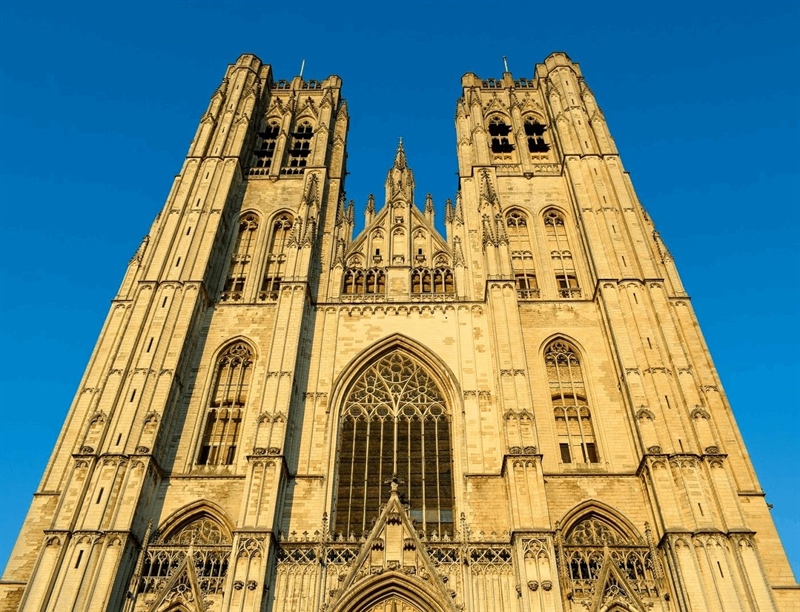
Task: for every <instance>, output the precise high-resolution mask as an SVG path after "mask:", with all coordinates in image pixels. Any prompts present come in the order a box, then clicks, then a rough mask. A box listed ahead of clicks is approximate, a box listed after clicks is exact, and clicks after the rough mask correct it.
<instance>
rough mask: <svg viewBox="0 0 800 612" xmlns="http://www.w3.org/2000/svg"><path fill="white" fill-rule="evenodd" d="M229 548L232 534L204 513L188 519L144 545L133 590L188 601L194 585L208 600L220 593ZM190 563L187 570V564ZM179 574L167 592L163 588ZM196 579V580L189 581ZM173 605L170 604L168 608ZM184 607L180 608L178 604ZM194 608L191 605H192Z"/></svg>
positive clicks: (225, 572)
mask: <svg viewBox="0 0 800 612" xmlns="http://www.w3.org/2000/svg"><path fill="white" fill-rule="evenodd" d="M230 552H231V537H230V535H229V534H228V532H227V530H226V529H225V528H224V527H222V526H221V525H220V524H219V523H218V522H217V521H215V520H214V519H212V518H209V517H207V516H200V517H198V518H195V519H193V520H190V521H189V522H188V523H186V524H185V526H184V527H181V528H179V529H178V530H175V531H173V532H172V533H171V534H167V535H166V537H164V538H158V537H157V538H156V539H155V541H153V542H151V543H150V544H149V545H148V547H147V552H146V554H145V557H144V561H143V563H142V571H141V577H140V579H139V584H138V585H136V589H135V592H136V594H137V595H138V594H151V595H152V596H156V597H158V596H159V595H160V596H161V597H162V598H163V599H165V600H166V599H169V600H172V601H176V602H182V601H184V599H185V603H187V604H189V605H191V602H192V599H193V596H194V592H195V589H197V590H199V591H200V592H201V593H202V594H203V595H204V596H206V597H209V598H210V599H211V600H217V599H218V598H221V597H222V595H223V587H224V584H225V578H226V577H227V574H228V564H229V560H230ZM188 564H191V565H192V571H189V570H188V568H187V565H188ZM176 573H179V574H180V575H179V576H178V577H177V579H176V580H175V581H174V583H173V584H172V588H171V590H170V592H169V593H163V592H162V589H163V588H164V587H165V586H166V585H167V584H169V583H170V582H172V580H171V579H172V578H173V576H174V575H175V574H176ZM195 578H196V580H197V582H196V584H192V582H193V581H194V580H195ZM170 609H172V608H170ZM179 609H183V608H179ZM192 609H194V608H192Z"/></svg>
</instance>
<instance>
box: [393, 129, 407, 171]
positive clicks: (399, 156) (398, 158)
mask: <svg viewBox="0 0 800 612" xmlns="http://www.w3.org/2000/svg"><path fill="white" fill-rule="evenodd" d="M394 167H395V168H397V169H398V170H405V169H406V168H407V167H408V166H407V164H406V152H405V150H404V149H403V137H402V136H401V137H400V143H399V144H398V145H397V153H395V155H394Z"/></svg>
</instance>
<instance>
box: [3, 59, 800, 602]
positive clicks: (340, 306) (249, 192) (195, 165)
mask: <svg viewBox="0 0 800 612" xmlns="http://www.w3.org/2000/svg"><path fill="white" fill-rule="evenodd" d="M462 87H463V95H462V97H461V98H460V99H459V100H458V101H457V103H456V118H455V121H456V143H457V154H458V169H459V190H458V192H457V193H456V194H454V196H453V198H452V201H451V200H448V201H447V202H446V204H445V205H444V206H440V207H439V209H440V211H441V212H442V213H443V214H444V223H443V226H444V228H445V230H446V232H445V236H442V235H440V233H439V232H438V231H437V229H436V227H435V225H434V209H435V207H434V203H433V201H432V199H431V198H430V196H428V197H424V196H422V197H420V194H415V187H416V185H415V182H414V176H413V173H412V171H411V169H410V167H409V164H408V162H407V159H406V152H405V151H404V149H403V145H402V143H401V144H400V146H399V147H398V149H397V152H396V154H395V157H394V160H391V159H387V166H391V168H390V170H389V172H388V174H387V177H386V191H385V194H381V195H380V196H378V197H370V198H369V201H368V202H367V203H366V206H365V210H364V212H363V214H365V215H366V219H365V227H364V229H363V231H361V232H360V233H359V234H358V235H356V236H354V235H353V234H354V227H355V221H354V217H355V214H356V213H355V210H354V205H353V203H352V202H350V203H348V202H347V201H346V199H345V195H344V182H345V176H346V169H345V162H346V159H347V157H346V152H345V151H346V139H347V130H348V109H347V106H346V104H345V102H344V100H343V98H342V97H341V80H340V79H339V78H338V77H335V76H332V77H329V78H327V79H325V80H322V81H303V80H302V79H301V78H295V79H294V80H292V81H290V82H287V81H281V80H277V79H275V78H273V74H272V69H271V67H270V66H268V65H266V64H262V63H261V61H260V60H259V59H258V58H256V57H254V56H252V55H243V56H242V57H241V58H239V60H238V61H237V62H236V64H235V65H232V66H230V67H229V68H228V70H227V73H226V74H225V78H224V79H223V81H222V84H221V85H220V87H219V88H218V89H217V90H216V92H214V94H213V96H212V97H211V103H210V105H209V107H208V111H207V112H206V113H205V114H204V115H203V117H202V118H201V120H200V126H199V128H198V130H197V134H196V136H195V138H194V140H193V141H192V143H191V146H190V148H189V153H188V155H187V157H186V161H185V163H184V165H183V167H182V169H181V171H180V174H179V175H178V176H177V178H176V179H175V182H174V185H173V188H172V190H171V192H170V194H169V196H168V198H167V202H166V204H165V206H164V208H163V210H162V211H161V212H160V213H159V215H158V216H157V217H156V219H155V221H154V223H153V226H152V228H151V229H150V232H149V234H148V236H147V237H146V238H145V239H144V241H143V242H142V244H141V246H140V247H139V249H138V250H137V252H136V253H135V255H134V256H133V258H132V259H131V261H130V263H129V265H128V269H127V272H126V273H125V276H124V279H123V281H122V286H121V287H120V290H119V293H118V294H117V296H116V297H115V298H114V300H113V303H112V306H111V310H110V312H109V315H108V319H107V321H106V323H105V326H104V327H103V330H102V332H101V334H100V338H99V340H98V342H97V346H96V348H95V351H94V353H93V354H92V357H91V359H90V361H89V365H88V367H87V370H86V374H85V376H84V378H83V380H82V381H81V383H80V387H79V389H78V392H77V394H76V397H75V401H74V403H73V405H72V407H71V409H70V411H69V414H68V416H67V419H66V422H65V425H64V428H63V430H62V433H61V436H60V437H59V440H58V443H57V445H56V447H55V449H54V451H53V455H52V458H51V460H50V462H49V464H48V466H47V469H46V471H45V474H44V477H43V479H42V482H41V485H40V487H39V489H38V491H37V493H36V494H35V496H34V499H33V503H32V506H31V510H30V513H29V515H28V518H27V521H26V522H25V525H24V527H23V529H22V532H21V534H20V536H19V540H18V542H17V545H16V547H15V549H14V551H13V554H12V557H11V560H10V563H9V565H8V567H7V569H6V573H5V576H4V578H3V581H2V583H1V584H0V607H2V608H3V609H8V610H13V609H21V610H26V611H45V610H48V611H60V610H76V611H87V612H94V611H98V610H114V611H116V610H125V611H126V612H167V611H170V612H175V611H182V612H200V611H205V610H209V611H215V610H219V611H226V612H227V611H242V612H244V611H248V612H249V611H255V610H265V611H270V612H322V611H324V612H355V611H359V612H361V611H370V612H459V611H465V612H545V611H556V610H565V611H566V610H570V611H574V612H577V611H579V610H580V611H581V612H583V611H585V610H592V611H616V612H621V611H627V612H645V611H650V610H653V611H659V612H667V611H676V610H687V611H688V610H695V611H719V612H723V611H725V612H727V611H731V610H748V611H750V610H753V611H754V610H761V611H764V610H796V609H798V594H799V593H800V591H798V590H797V585H796V584H795V580H794V577H793V576H792V573H791V569H790V567H789V564H788V562H787V559H786V556H785V554H784V552H783V548H782V546H781V544H780V541H779V539H778V535H777V533H776V531H775V527H774V525H773V523H772V520H771V518H770V516H769V511H768V509H767V505H766V503H765V501H764V496H763V492H762V490H761V487H760V486H759V484H758V481H757V480H756V476H755V474H754V472H753V467H752V465H751V463H750V460H749V458H748V456H747V452H746V450H745V448H744V444H743V442H742V438H741V436H740V435H739V433H738V431H737V428H736V425H735V422H734V420H733V417H732V415H731V411H730V407H729V405H728V403H727V400H726V398H725V395H724V393H723V391H722V388H721V386H720V381H719V379H718V377H717V374H716V372H715V370H714V367H713V364H712V362H711V357H710V355H709V353H708V350H707V348H706V345H705V343H704V341H703V338H702V336H701V334H700V331H699V328H698V326H697V320H696V318H695V316H694V313H693V310H692V305H691V302H690V300H689V297H688V296H687V294H686V293H685V291H684V289H683V286H682V285H681V282H680V279H679V277H678V274H677V272H676V270H675V266H674V263H673V261H672V257H671V256H670V253H669V251H668V250H667V248H666V246H665V245H664V243H663V241H662V240H661V238H660V237H659V235H658V233H657V232H656V231H655V228H654V226H653V223H652V222H651V220H650V218H649V217H648V216H647V213H646V212H645V211H644V210H643V209H642V206H641V204H640V203H639V201H638V200H637V198H636V194H635V192H634V190H633V187H632V185H631V183H630V180H629V177H628V175H627V174H626V172H625V170H624V169H623V166H622V163H621V161H620V157H619V155H618V153H617V150H616V147H615V145H614V141H613V140H612V138H611V135H610V133H609V131H608V128H607V126H606V123H605V120H604V118H603V114H602V112H601V111H600V109H599V107H598V106H597V103H596V102H595V99H594V96H593V95H592V92H591V90H590V89H589V88H588V86H587V85H586V83H585V82H584V80H583V77H582V76H581V72H580V69H579V67H578V66H577V64H574V63H573V62H572V61H571V60H570V59H569V58H568V57H567V56H566V55H564V54H562V53H555V54H553V55H551V56H550V57H548V58H547V59H546V60H545V62H544V63H543V64H539V65H537V66H536V68H535V73H534V74H533V75H532V76H531V77H530V78H525V79H515V78H514V77H512V75H511V74H504V75H503V76H502V78H499V79H489V80H482V79H481V78H479V77H477V76H475V75H474V74H467V75H465V76H464V77H463V79H462ZM442 120H446V118H442Z"/></svg>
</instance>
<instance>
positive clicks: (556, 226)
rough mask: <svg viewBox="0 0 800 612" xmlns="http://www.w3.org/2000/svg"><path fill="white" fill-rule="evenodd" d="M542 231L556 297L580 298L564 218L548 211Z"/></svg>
mask: <svg viewBox="0 0 800 612" xmlns="http://www.w3.org/2000/svg"><path fill="white" fill-rule="evenodd" d="M544 229H545V235H546V236H547V243H548V247H549V248H550V257H551V259H552V262H553V269H554V272H555V276H556V285H557V286H558V295H559V297H562V298H576V297H581V289H580V285H579V283H578V277H577V275H576V274H575V263H574V262H573V259H572V251H571V250H570V246H569V239H568V237H567V228H566V226H565V224H564V217H563V216H562V215H561V213H559V212H556V211H555V210H550V211H548V212H546V213H545V215H544Z"/></svg>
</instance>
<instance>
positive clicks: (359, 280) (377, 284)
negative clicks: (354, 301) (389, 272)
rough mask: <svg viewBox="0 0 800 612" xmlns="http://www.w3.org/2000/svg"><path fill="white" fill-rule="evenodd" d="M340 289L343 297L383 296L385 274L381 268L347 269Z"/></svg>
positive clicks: (384, 291)
mask: <svg viewBox="0 0 800 612" xmlns="http://www.w3.org/2000/svg"><path fill="white" fill-rule="evenodd" d="M342 289H343V292H344V294H345V295H364V294H370V295H383V294H385V293H386V272H385V271H384V270H383V269H381V268H371V269H369V270H362V269H359V268H351V269H347V270H345V272H344V284H343V288H342Z"/></svg>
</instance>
